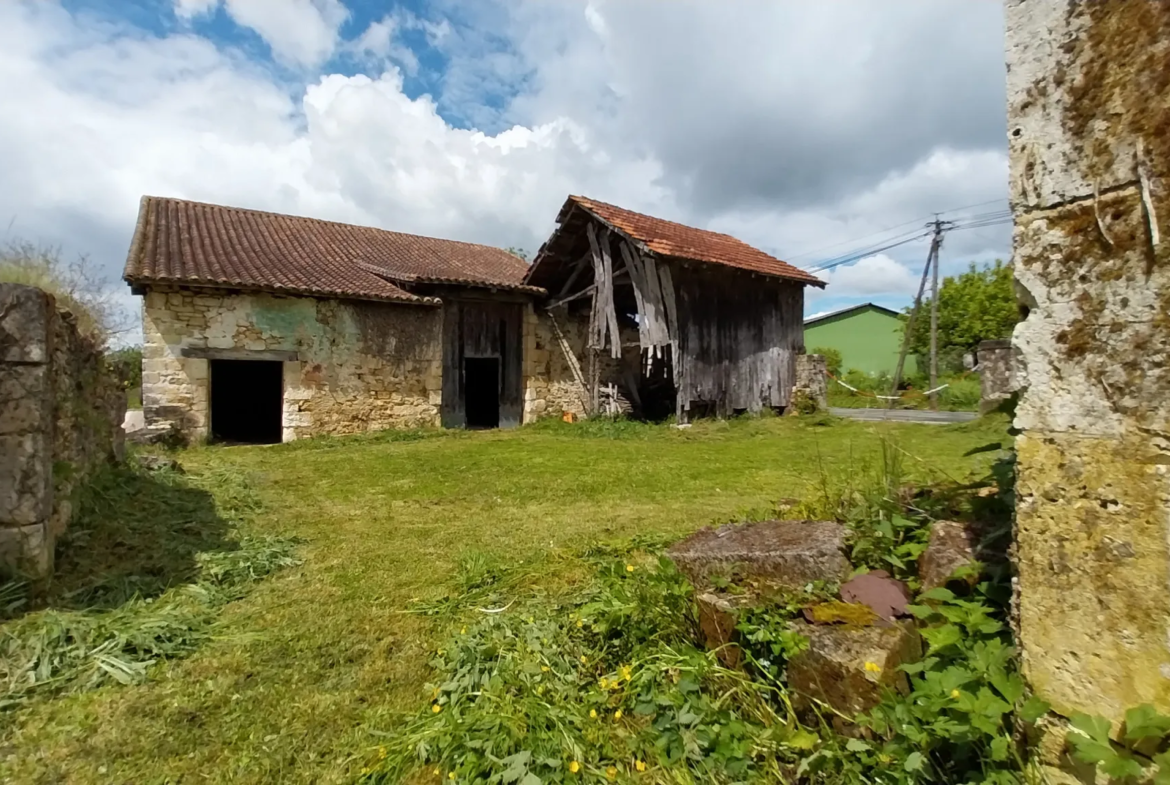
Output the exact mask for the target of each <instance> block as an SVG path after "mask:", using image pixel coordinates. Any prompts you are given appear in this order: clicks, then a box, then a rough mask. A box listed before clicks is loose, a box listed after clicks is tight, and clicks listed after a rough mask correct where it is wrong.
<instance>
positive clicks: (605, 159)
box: [0, 0, 1010, 311]
mask: <svg viewBox="0 0 1170 785" xmlns="http://www.w3.org/2000/svg"><path fill="white" fill-rule="evenodd" d="M371 5H377V9H376V11H375V10H371V7H370V6H371ZM120 8H121V5H119V4H118V3H115V2H113V1H112V0H86V1H85V2H82V0H76V1H75V2H71V3H69V4H68V6H67V7H66V6H62V5H60V4H59V3H58V2H56V1H55V0H43V1H42V0H16V2H11V1H10V2H3V3H0V84H2V85H3V90H0V173H2V178H3V181H2V182H3V188H0V218H2V219H3V225H4V226H7V225H8V224H9V222H11V228H10V229H9V234H10V236H19V237H22V238H26V239H32V240H36V241H41V242H48V243H53V244H60V245H61V246H63V247H64V248H65V249H66V251H67V252H69V253H78V252H88V253H90V254H91V256H92V258H93V259H94V260H95V261H96V262H97V263H99V264H100V265H101V266H102V268H103V269H104V270H105V271H107V272H108V273H109V274H110V275H111V277H115V276H116V275H117V274H118V273H120V269H121V264H122V262H123V260H124V257H125V251H126V248H127V247H128V245H129V240H130V234H131V232H132V230H133V225H134V219H135V217H136V212H137V208H138V199H139V197H140V196H142V195H143V194H156V195H166V196H178V197H186V198H192V199H201V200H207V201H215V202H220V203H226V204H232V205H238V206H246V207H255V208H262V209H270V210H277V211H286V212H293V213H298V214H304V215H312V216H318V217H323V218H331V219H335V220H342V221H351V222H356V223H362V224H370V225H376V226H381V227H384V228H388V229H395V230H399V231H406V232H414V233H420V234H430V235H439V236H444V237H451V238H456V239H463V240H471V241H476V242H484V243H491V244H497V245H502V246H507V245H513V246H521V247H524V248H526V249H528V250H529V251H535V249H536V248H537V247H538V246H539V245H540V243H541V242H542V241H543V240H544V239H545V237H546V236H547V234H548V232H549V231H551V229H552V226H553V219H554V217H555V215H556V212H557V209H558V208H559V206H560V204H561V203H562V201H563V200H564V198H565V196H566V195H567V194H568V193H583V194H587V195H590V196H593V197H595V198H599V199H604V200H607V201H612V202H616V203H618V204H621V205H623V206H626V207H629V208H632V209H637V210H643V211H645V212H649V213H652V214H656V215H661V216H663V217H668V218H674V219H676V220H682V221H686V222H688V223H693V224H695V225H699V226H704V227H708V228H712V229H717V230H720V231H726V232H730V233H732V234H734V235H736V236H738V237H741V238H742V239H744V240H745V241H747V242H750V243H753V244H755V245H758V246H760V247H762V248H764V249H765V250H767V251H769V252H771V253H774V254H776V255H778V256H780V257H781V258H787V259H791V260H792V261H793V262H794V263H796V264H800V265H802V266H807V265H812V264H813V263H814V262H818V261H822V260H823V259H825V258H829V257H831V256H833V255H836V254H839V253H843V252H845V251H847V250H850V247H851V246H850V245H849V244H848V243H847V242H846V241H850V240H852V239H855V238H859V237H863V236H866V235H869V234H870V233H873V232H875V231H877V230H880V229H884V228H886V227H889V226H894V225H897V224H903V223H907V222H910V223H909V224H908V226H910V227H911V228H913V227H914V226H916V225H917V224H916V223H915V222H919V221H924V220H925V219H926V217H928V216H929V215H930V214H931V213H932V212H935V211H940V210H946V209H950V208H955V207H960V206H964V205H969V204H972V205H973V204H977V203H981V202H987V201H989V200H995V199H1000V198H1003V197H1005V196H1006V178H1007V164H1006V155H1005V148H1006V144H1005V139H1004V137H1005V132H1004V94H1003V91H1004V87H1003V84H1004V74H1003V65H1002V62H1003V53H1002V32H1001V18H1000V8H999V4H998V3H992V2H986V1H985V0H969V2H958V1H956V2H948V3H937V2H927V1H926V0H914V1H909V0H907V1H904V2H899V1H896V0H883V2H860V0H858V1H857V2H833V3H807V2H777V1H776V0H760V1H759V2H754V1H752V0H740V2H736V3H712V2H697V1H696V2H672V3H669V4H665V3H662V2H654V1H652V0H646V1H645V2H642V1H641V0H621V2H617V1H616V0H614V1H611V2H600V1H599V0H593V1H592V2H589V3H584V2H573V1H572V0H566V2H560V3H548V2H545V1H544V0H519V1H518V2H509V3H503V2H499V3H496V2H476V3H474V4H472V3H462V4H460V3H455V2H454V1H453V0H436V2H434V3H431V4H427V5H423V6H418V5H412V6H411V7H406V6H402V7H394V8H390V9H387V8H386V6H385V4H382V3H378V4H370V3H366V2H361V1H360V0H346V2H342V1H341V0H295V2H289V3H280V4H274V3H270V2H264V0H175V2H174V3H173V4H172V2H171V1H170V0H167V1H166V2H163V1H162V0H160V2H159V3H158V6H157V9H155V10H156V11H157V14H158V17H159V21H158V23H157V24H144V23H143V22H142V20H141V18H138V17H136V18H133V19H131V18H129V17H120V16H119V15H118V14H119V9H120ZM237 29H238V30H237ZM245 34H246V35H248V36H252V37H253V38H254V39H255V40H256V42H257V44H256V46H250V45H248V40H250V39H246V38H244V37H243V36H244V35H245ZM257 51H260V53H261V54H260V55H257V53H256V52H257ZM420 85H421V86H422V87H420ZM424 88H425V89H424ZM1004 206H1006V203H999V204H993V205H991V206H987V207H979V208H972V210H970V211H966V213H964V212H960V213H956V214H953V215H951V216H949V217H958V216H960V215H963V214H970V213H971V212H978V211H986V210H994V209H1000V208H1002V207H1004ZM878 239H880V236H878ZM862 242H865V241H862ZM843 243H844V244H843ZM853 245H854V246H856V245H857V243H854V244H853ZM826 246H829V247H830V250H828V251H824V252H822V251H821V250H820V249H823V248H825V247H826ZM833 246H836V247H833ZM1009 246H1010V231H1009V228H1008V227H995V228H991V229H985V230H975V231H967V232H956V233H954V234H953V235H951V236H949V237H948V239H947V244H946V246H945V249H946V252H945V253H944V271H946V270H950V269H956V268H961V267H965V266H966V264H967V262H968V261H971V260H989V259H992V258H995V257H997V256H998V257H1001V258H1007V255H1008V251H1009ZM925 252H926V249H925V245H924V244H921V245H913V246H903V247H901V248H898V249H893V250H891V251H889V252H887V254H885V255H879V256H875V257H873V258H870V259H865V260H863V261H862V262H859V263H857V264H855V265H854V266H852V267H842V268H838V269H837V270H835V271H833V272H832V273H831V274H829V275H828V276H827V278H828V280H829V282H830V287H829V289H828V291H827V292H826V293H825V294H824V295H818V296H817V297H815V298H810V306H809V310H810V311H812V310H825V309H827V308H828V307H837V306H838V305H840V304H846V303H848V302H856V301H858V300H861V301H864V300H867V299H876V300H878V301H880V302H883V303H885V304H888V305H893V306H897V305H900V304H901V303H903V302H904V301H906V300H907V299H908V297H909V296H910V295H911V294H912V290H913V288H914V281H915V280H916V277H917V275H918V272H917V270H913V269H911V268H912V267H917V266H920V264H921V261H922V258H923V257H924V256H925ZM908 282H909V283H908ZM127 301H128V302H129V297H128V296H127Z"/></svg>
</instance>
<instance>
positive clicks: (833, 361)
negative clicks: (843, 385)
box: [809, 346, 841, 376]
mask: <svg viewBox="0 0 1170 785" xmlns="http://www.w3.org/2000/svg"><path fill="white" fill-rule="evenodd" d="M809 354H819V355H820V356H821V357H824V358H825V367H826V368H828V370H829V373H831V374H833V375H834V376H840V375H841V352H840V351H838V350H837V349H833V348H831V347H828V346H818V347H817V348H816V349H813V350H812V351H811V352H809Z"/></svg>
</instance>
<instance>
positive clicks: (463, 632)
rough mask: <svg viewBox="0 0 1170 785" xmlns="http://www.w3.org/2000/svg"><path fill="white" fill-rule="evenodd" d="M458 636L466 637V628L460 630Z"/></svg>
mask: <svg viewBox="0 0 1170 785" xmlns="http://www.w3.org/2000/svg"><path fill="white" fill-rule="evenodd" d="M459 634H460V635H466V634H467V628H466V627H464V628H463V629H461V630H460V631H459Z"/></svg>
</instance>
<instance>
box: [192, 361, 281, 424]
mask: <svg viewBox="0 0 1170 785" xmlns="http://www.w3.org/2000/svg"><path fill="white" fill-rule="evenodd" d="M210 363H211V439H212V441H217V442H235V443H244V444H277V443H279V442H280V441H281V438H280V437H281V409H282V399H283V397H284V384H283V379H282V371H283V366H282V364H281V363H279V362H274V361H271V360H211V361H210Z"/></svg>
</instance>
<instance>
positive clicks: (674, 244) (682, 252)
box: [561, 196, 825, 287]
mask: <svg viewBox="0 0 1170 785" xmlns="http://www.w3.org/2000/svg"><path fill="white" fill-rule="evenodd" d="M573 204H577V205H580V206H581V207H583V208H585V209H586V210H588V211H589V212H591V213H593V214H594V215H596V216H597V217H598V218H600V219H601V220H603V221H605V222H606V223H608V224H610V225H612V226H614V227H616V228H618V229H620V230H621V231H623V232H625V233H626V234H628V235H629V236H630V237H632V238H634V239H635V240H640V241H642V242H643V243H645V244H646V246H647V247H648V248H649V249H650V250H651V251H653V252H654V253H656V254H661V255H663V256H677V257H680V258H683V259H694V260H696V261H700V262H712V263H714V264H725V265H728V266H729V267H738V268H740V269H743V270H751V271H753V272H757V273H763V274H764V275H774V276H776V277H778V278H787V279H789V280H792V281H799V282H801V283H807V284H811V285H813V286H821V287H823V286H824V285H825V282H824V281H822V280H821V279H820V278H817V277H816V276H815V275H812V274H811V273H807V272H805V271H804V270H801V269H800V268H798V267H793V266H792V265H790V264H788V262H782V261H780V260H779V259H777V258H775V257H774V256H769V255H768V254H766V253H764V252H763V251H761V250H759V249H757V248H753V247H752V246H750V245H748V244H747V243H745V242H743V241H742V240H737V239H735V238H734V237H732V236H731V235H729V234H722V233H720V232H710V231H707V230H706V229H696V228H695V227H693V226H686V225H684V224H680V223H675V222H674V221H667V220H664V219H662V218H654V217H651V216H649V215H643V214H642V213H635V212H633V211H632V210H626V209H623V208H621V207H617V206H615V205H612V204H606V203H605V202H598V201H596V200H594V199H589V198H586V197H584V196H570V197H569V199H568V201H567V202H566V203H565V207H564V208H562V210H561V217H562V218H563V217H564V216H565V213H566V211H567V210H568V208H569V207H570V206H571V205H573Z"/></svg>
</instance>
